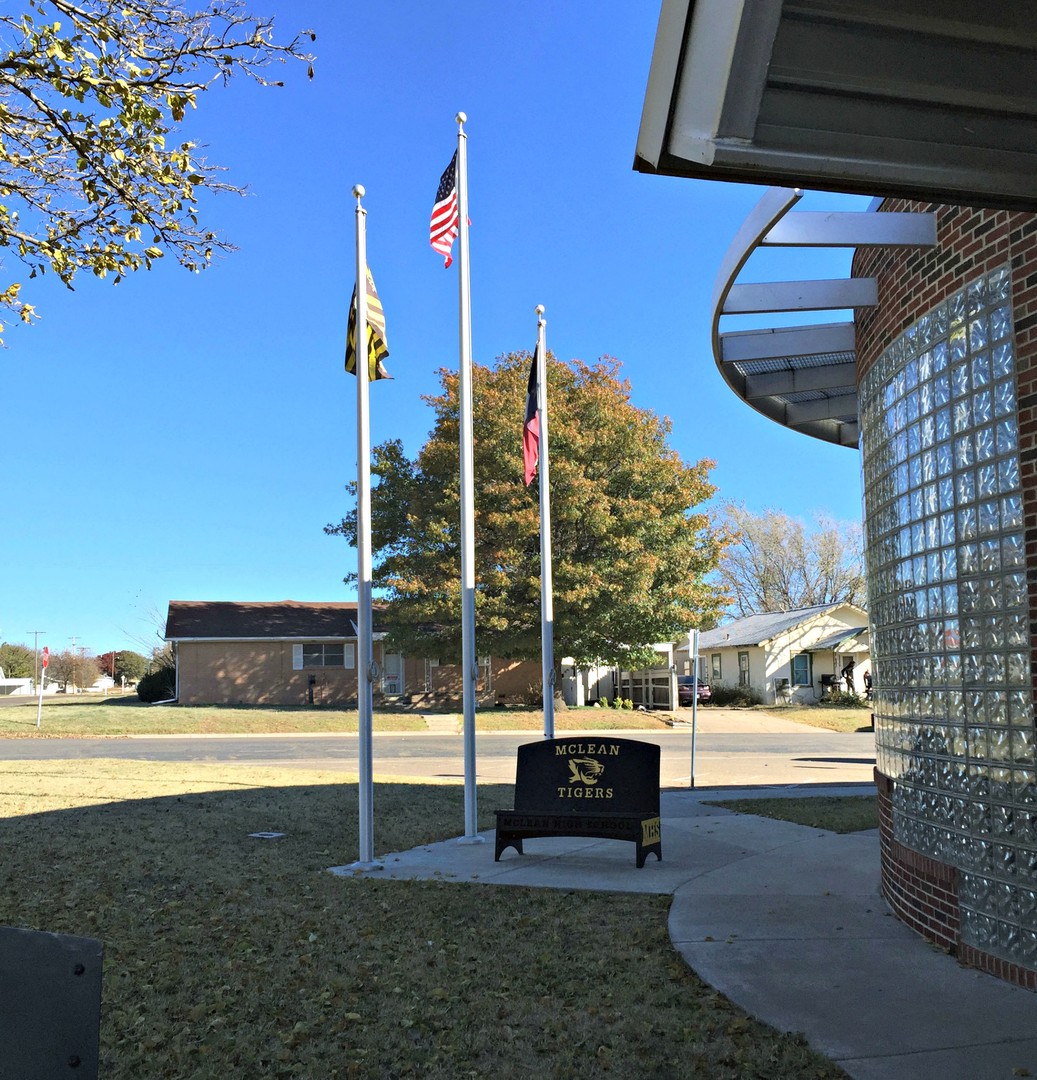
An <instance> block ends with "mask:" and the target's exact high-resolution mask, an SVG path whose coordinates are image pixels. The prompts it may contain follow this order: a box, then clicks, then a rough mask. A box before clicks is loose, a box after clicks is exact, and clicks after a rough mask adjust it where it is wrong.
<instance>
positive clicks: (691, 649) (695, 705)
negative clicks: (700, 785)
mask: <svg viewBox="0 0 1037 1080" xmlns="http://www.w3.org/2000/svg"><path fill="white" fill-rule="evenodd" d="M688 659H689V660H690V661H691V674H692V675H693V676H694V678H695V681H694V682H693V683H692V685H691V689H692V691H693V693H692V695H691V784H690V786H691V787H694V786H695V735H696V731H697V728H698V721H699V632H698V631H697V630H689V631H688Z"/></svg>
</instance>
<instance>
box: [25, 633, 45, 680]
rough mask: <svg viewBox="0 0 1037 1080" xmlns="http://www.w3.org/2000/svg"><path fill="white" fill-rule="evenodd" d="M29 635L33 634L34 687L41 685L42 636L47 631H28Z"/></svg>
mask: <svg viewBox="0 0 1037 1080" xmlns="http://www.w3.org/2000/svg"><path fill="white" fill-rule="evenodd" d="M25 632H26V633H27V634H32V685H33V686H39V685H40V634H45V633H46V632H47V631H46V630H26V631H25Z"/></svg>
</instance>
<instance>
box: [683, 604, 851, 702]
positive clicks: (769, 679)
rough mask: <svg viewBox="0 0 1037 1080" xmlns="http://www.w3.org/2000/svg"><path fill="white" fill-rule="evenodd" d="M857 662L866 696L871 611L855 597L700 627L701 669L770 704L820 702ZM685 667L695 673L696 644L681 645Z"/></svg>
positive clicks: (711, 679)
mask: <svg viewBox="0 0 1037 1080" xmlns="http://www.w3.org/2000/svg"><path fill="white" fill-rule="evenodd" d="M851 660H852V661H853V662H854V666H853V668H852V674H851V681H852V685H853V689H854V690H855V691H856V692H857V693H859V694H862V695H863V692H864V674H865V672H867V671H870V667H871V652H870V645H869V639H868V616H867V613H866V612H865V611H864V610H863V609H862V608H859V607H856V606H855V605H853V604H822V605H819V606H817V607H808V608H799V609H798V610H796V611H775V612H767V613H765V614H762V615H748V616H746V617H745V618H743V619H735V620H734V621H733V622H729V623H726V624H725V625H724V626H720V627H717V628H716V629H715V630H704V631H702V633H701V634H699V675H700V678H702V679H703V680H704V681H705V682H708V683H709V684H710V685H711V686H741V687H747V688H749V689H751V690H753V691H755V693H756V694H757V695H758V696H759V697H760V699H761V700H762V701H763V702H764V704H767V705H773V704H776V703H781V702H789V703H793V702H802V703H806V702H813V701H817V700H819V699H820V698H821V696H822V695H823V694H824V693H826V692H827V690H828V688H829V686H831V685H833V684H835V685H836V686H837V688H838V689H846V688H847V687H846V683H845V680H843V678H842V676H841V674H840V673H841V672H842V671H843V670H844V669H845V668H846V667H847V665H848V664H849V662H850V661H851ZM675 663H676V666H677V670H678V671H681V672H685V673H689V674H690V672H691V666H690V663H689V658H688V643H687V642H685V643H684V644H682V645H679V646H678V647H677V648H676V650H675Z"/></svg>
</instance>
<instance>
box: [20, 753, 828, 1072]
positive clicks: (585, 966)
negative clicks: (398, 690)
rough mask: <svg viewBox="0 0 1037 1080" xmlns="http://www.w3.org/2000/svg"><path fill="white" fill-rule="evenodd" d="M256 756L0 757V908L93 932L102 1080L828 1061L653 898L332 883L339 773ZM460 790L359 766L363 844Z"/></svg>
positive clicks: (767, 1068)
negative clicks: (745, 991) (365, 807)
mask: <svg viewBox="0 0 1037 1080" xmlns="http://www.w3.org/2000/svg"><path fill="white" fill-rule="evenodd" d="M266 772H267V776H268V777H274V778H275V779H272V780H271V779H267V780H266V782H267V783H268V784H269V786H266V787H257V786H254V785H255V784H256V783H257V782H258V781H257V780H255V779H253V780H251V781H250V780H247V779H246V778H245V777H243V775H242V774H241V773H234V772H232V771H230V770H218V769H213V770H211V771H209V772H208V773H207V772H206V771H205V770H195V769H194V767H189V766H184V765H178V766H157V765H147V766H144V765H138V764H136V763H135V764H127V763H111V762H109V763H99V762H90V763H84V762H71V763H57V764H55V763H47V764H46V765H43V766H41V767H40V768H39V769H37V770H35V771H32V772H31V773H29V772H27V770H26V769H25V768H24V767H21V766H17V765H16V764H14V763H6V764H4V765H0V789H2V790H0V804H2V806H3V808H4V810H3V813H4V814H5V815H6V816H5V817H3V818H2V819H0V846H2V850H3V853H4V858H3V861H2V863H0V867H2V869H0V886H2V887H0V922H2V923H6V924H10V925H16V926H31V927H37V928H40V929H47V930H54V931H59V932H64V933H72V934H85V935H88V936H91V937H96V938H99V939H101V940H102V941H103V942H104V944H105V949H106V955H105V967H104V1002H103V1020H102V1040H101V1041H102V1060H101V1074H102V1075H103V1076H105V1077H106V1078H107V1080H130V1078H133V1080H139V1078H141V1077H145V1078H147V1080H162V1078H180V1077H188V1076H189V1077H196V1078H209V1077H214V1078H215V1077H218V1078H220V1080H230V1078H237V1077H241V1078H244V1077H250V1078H251V1077H255V1076H294V1077H321V1078H325V1077H353V1076H355V1077H365V1078H366V1077H386V1078H388V1077H402V1076H422V1077H434V1078H440V1077H442V1078H446V1077H450V1078H454V1077H457V1076H467V1075H478V1076H489V1075H492V1076H495V1077H498V1076H499V1077H505V1078H508V1077H519V1076H528V1075H531V1074H532V1075H544V1076H551V1075H554V1076H577V1075H579V1076H604V1075H608V1076H610V1077H641V1076H645V1075H659V1076H673V1075H677V1074H678V1072H679V1073H680V1075H689V1076H691V1075H703V1076H706V1075H708V1076H710V1077H711V1078H719V1080H725V1078H731V1080H734V1078H736V1077H744V1076H751V1075H760V1076H762V1075H766V1076H768V1077H769V1078H771V1080H782V1078H792V1077H801V1076H807V1075H809V1076H811V1077H815V1078H819V1080H834V1078H836V1077H841V1076H843V1075H844V1074H843V1073H842V1072H841V1071H840V1070H839V1069H837V1068H836V1067H835V1066H833V1065H832V1064H831V1063H829V1062H827V1061H826V1060H825V1059H824V1058H821V1057H819V1056H817V1055H815V1054H813V1053H812V1052H811V1051H810V1050H809V1049H808V1048H807V1047H806V1046H805V1044H804V1043H803V1041H802V1039H801V1038H799V1037H797V1036H795V1035H785V1034H779V1033H777V1032H775V1031H773V1030H771V1029H769V1028H766V1027H765V1026H764V1025H762V1024H758V1023H757V1022H755V1021H753V1020H751V1019H748V1018H746V1017H744V1016H743V1015H742V1014H741V1013H740V1012H739V1011H738V1010H737V1009H735V1008H734V1007H733V1006H731V1005H730V1003H728V1002H727V1001H726V1000H725V999H724V998H722V997H721V996H720V995H718V994H716V993H715V992H714V991H712V990H711V989H710V988H708V987H706V986H704V985H703V984H702V983H701V982H699V980H698V979H696V978H695V976H694V975H692V974H691V972H690V971H689V970H688V969H687V967H686V966H685V965H684V964H683V963H682V962H681V961H680V959H679V958H678V957H677V956H676V955H675V954H674V953H673V951H672V949H671V946H670V942H669V937H668V935H667V932H666V912H667V907H668V902H669V899H668V898H665V897H652V896H641V895H621V894H604V893H576V892H564V891H554V890H548V889H536V890H534V889H518V888H501V887H495V886H483V885H458V884H445V883H439V882H396V881H377V880H374V879H371V878H369V877H364V878H346V879H340V878H336V877H334V876H332V875H331V874H328V873H326V868H327V867H328V866H331V865H335V864H342V863H347V862H350V861H352V860H353V859H354V858H355V856H356V853H357V844H358V837H357V786H356V784H355V783H343V782H338V781H336V782H332V781H331V780H330V779H329V780H328V781H327V782H325V781H324V779H323V778H321V779H320V781H319V782H309V780H310V779H311V778H310V777H307V778H303V777H300V778H299V779H300V781H303V780H305V782H300V783H299V784H298V786H286V785H285V782H284V779H283V775H282V774H277V773H276V772H275V771H274V770H267V771H266ZM217 774H218V775H217ZM325 775H326V774H325ZM238 778H240V780H239V779H238ZM205 783H209V784H210V786H219V788H220V790H215V791H213V790H202V791H191V790H187V791H184V790H177V788H178V787H179V788H181V789H183V788H186V789H190V788H191V787H192V786H194V787H198V786H202V785H204V784H205ZM120 793H121V798H120V801H114V802H105V803H103V804H97V805H82V803H89V802H90V801H97V800H102V799H108V798H113V797H119V795H120ZM463 795H464V792H463V788H462V787H460V786H453V785H450V786H447V785H430V784H401V783H379V784H376V785H375V795H374V808H375V845H376V850H377V851H378V852H379V853H387V852H389V851H392V850H398V849H402V848H407V847H412V846H415V845H417V844H421V843H426V842H429V841H432V840H438V839H443V838H444V837H448V836H451V835H457V834H459V833H460V832H461V831H463V829H462V825H463V817H464V811H463ZM510 801H511V788H510V787H509V786H505V785H494V786H489V785H484V786H481V787H480V789H479V802H480V806H481V807H482V819H483V823H484V824H488V823H489V819H491V818H492V811H493V810H494V809H495V808H496V807H498V806H507V805H510ZM73 802H78V803H79V804H80V805H75V806H72V805H70V804H71V803H73ZM63 807H64V808H63ZM13 815H21V816H13ZM263 831H277V832H283V833H285V834H286V835H285V837H284V838H283V839H278V840H266V839H254V838H252V837H250V836H249V833H254V832H263ZM648 1031H650V1032H651V1038H650V1039H645V1037H644V1036H645V1033H646V1032H648ZM678 1062H679V1063H680V1064H679V1067H678V1065H677V1063H678Z"/></svg>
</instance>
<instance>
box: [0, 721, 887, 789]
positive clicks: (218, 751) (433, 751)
mask: <svg viewBox="0 0 1037 1080" xmlns="http://www.w3.org/2000/svg"><path fill="white" fill-rule="evenodd" d="M717 726H720V727H729V726H730V725H728V724H720V725H717V724H716V718H711V721H710V722H709V723H704V724H703V726H702V727H701V728H699V729H697V732H696V740H695V742H696V745H695V786H696V787H713V786H724V785H730V784H734V785H739V786H759V785H766V784H831V783H847V782H857V783H870V782H872V779H873V775H872V770H873V768H874V765H875V743H874V735H873V734H871V733H870V732H860V733H854V734H838V733H835V732H829V731H821V730H817V729H814V728H806V727H803V726H801V725H793V724H783V723H782V722H777V725H773V724H772V725H765V726H780V727H782V728H784V729H786V730H778V731H768V730H756V729H757V728H759V727H760V726H761V725H760V724H759V723H757V722H753V723H752V725H751V727H752V728H753V730H733V731H732V730H716V728H717ZM603 734H604V737H607V733H601V732H597V733H594V734H590V735H585V736H583V738H584V739H585V740H588V739H600V738H602V737H603ZM567 737H568V736H567ZM571 737H572V738H573V741H576V742H578V741H579V740H580V738H581V736H579V735H573V736H571ZM623 737H624V738H634V739H644V740H646V741H650V742H655V743H658V744H659V745H660V747H661V748H662V783H663V785H664V786H685V787H686V786H688V783H689V779H690V776H691V744H692V738H691V731H690V729H687V728H677V729H674V730H670V731H665V732H652V733H651V734H646V733H644V732H627V733H623ZM535 738H536V736H535V735H533V734H531V733H529V732H510V733H500V734H497V733H493V734H490V733H487V734H482V733H480V734H479V735H478V737H477V740H476V761H477V772H478V778H479V780H481V781H485V782H498V783H512V782H513V781H514V779H515V750H516V747H518V746H519V745H520V744H521V743H524V742H531V741H534V740H535ZM102 757H103V758H120V759H126V760H138V761H183V762H190V761H206V762H220V763H225V764H237V765H265V766H279V767H286V768H307V769H328V770H336V771H345V772H355V771H356V769H357V739H356V736H355V735H353V736H348V735H345V736H325V735H314V736H304V737H300V736H293V735H284V736H280V735H279V736H263V737H259V738H257V737H253V736H237V737H229V738H228V737H222V736H205V737H185V738H181V737H161V738H139V737H135V738H129V739H0V760H36V761H39V760H55V759H67V758H102ZM463 757H464V752H463V746H462V739H461V737H460V736H459V735H455V734H436V733H429V734H423V733H403V732H399V733H392V734H384V735H375V736H374V769H375V776H376V778H378V777H386V776H416V777H435V778H439V779H462V778H463V775H464V764H463Z"/></svg>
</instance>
